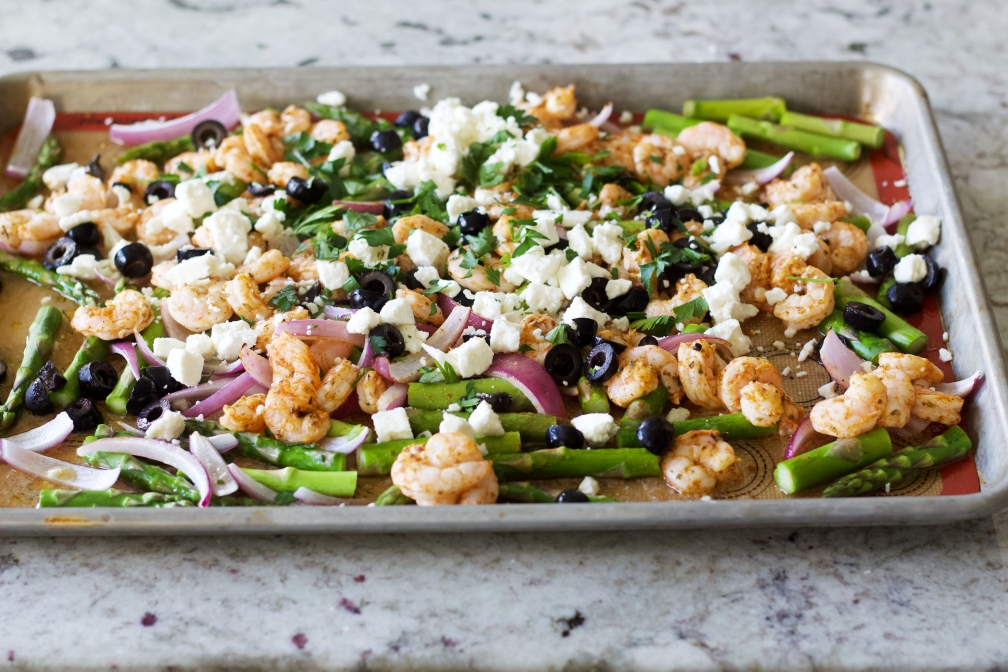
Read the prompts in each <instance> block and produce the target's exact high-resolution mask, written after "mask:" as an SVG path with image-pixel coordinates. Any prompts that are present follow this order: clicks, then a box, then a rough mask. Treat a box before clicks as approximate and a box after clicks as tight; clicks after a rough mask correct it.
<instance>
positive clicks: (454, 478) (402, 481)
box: [391, 432, 498, 506]
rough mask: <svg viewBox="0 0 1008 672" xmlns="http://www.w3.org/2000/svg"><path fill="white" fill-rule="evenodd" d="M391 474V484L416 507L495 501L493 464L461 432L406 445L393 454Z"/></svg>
mask: <svg viewBox="0 0 1008 672" xmlns="http://www.w3.org/2000/svg"><path fill="white" fill-rule="evenodd" d="M391 475H392V483H393V484H395V485H396V486H398V487H399V489H400V490H402V493H403V494H404V495H406V496H407V497H409V498H410V499H412V500H414V501H415V502H416V503H417V504H419V505H420V506H434V505H439V504H493V503H495V502H496V501H497V493H498V485H497V476H496V475H495V474H494V470H493V466H492V465H491V464H490V462H487V461H486V460H484V459H483V455H482V454H481V453H480V451H479V448H478V447H477V446H476V442H475V441H474V440H473V439H472V438H470V437H468V436H466V435H465V434H457V433H455V432H444V433H438V434H435V435H434V436H432V437H431V438H429V439H428V440H427V442H426V443H415V444H413V445H411V446H407V447H406V448H405V449H404V450H403V451H402V452H401V453H399V455H398V456H396V460H395V462H394V463H393V464H392V472H391Z"/></svg>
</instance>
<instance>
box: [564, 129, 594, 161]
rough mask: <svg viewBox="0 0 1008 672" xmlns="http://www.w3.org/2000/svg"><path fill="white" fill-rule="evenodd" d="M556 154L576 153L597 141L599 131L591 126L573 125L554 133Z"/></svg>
mask: <svg viewBox="0 0 1008 672" xmlns="http://www.w3.org/2000/svg"><path fill="white" fill-rule="evenodd" d="M556 137H557V148H556V152H557V153H558V154H566V153H567V152H577V151H581V150H583V149H585V148H586V147H588V146H589V145H591V144H592V143H593V142H595V141H596V140H598V137H599V130H598V129H597V128H595V127H594V126H592V125H591V124H575V125H574V126H567V127H566V128H561V129H559V130H558V131H557V133H556Z"/></svg>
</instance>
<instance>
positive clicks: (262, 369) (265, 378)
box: [239, 345, 273, 389]
mask: <svg viewBox="0 0 1008 672" xmlns="http://www.w3.org/2000/svg"><path fill="white" fill-rule="evenodd" d="M239 361H241V363H242V364H243V365H244V366H245V373H247V374H248V375H250V376H252V380H254V381H255V382H256V383H258V384H259V385H260V386H262V387H265V388H267V389H269V387H270V386H271V385H272V384H273V369H272V368H271V367H270V363H269V360H268V359H266V358H265V357H263V356H262V355H260V354H257V353H255V352H253V351H252V348H250V347H248V346H247V345H246V346H244V347H243V348H242V350H241V360H239Z"/></svg>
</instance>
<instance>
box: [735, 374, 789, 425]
mask: <svg viewBox="0 0 1008 672" xmlns="http://www.w3.org/2000/svg"><path fill="white" fill-rule="evenodd" d="M783 401H784V393H783V392H782V391H781V389H780V388H779V387H777V386H776V385H770V384H768V383H759V382H756V381H753V382H751V383H747V384H746V386H745V387H743V388H742V390H741V392H740V393H739V408H740V409H741V411H742V415H744V416H745V419H746V420H748V421H749V422H750V423H752V424H753V425H755V426H757V427H771V426H773V425H775V424H777V421H778V420H780V418H781V416H782V415H783V414H784V404H783Z"/></svg>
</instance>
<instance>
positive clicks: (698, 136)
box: [676, 121, 746, 175]
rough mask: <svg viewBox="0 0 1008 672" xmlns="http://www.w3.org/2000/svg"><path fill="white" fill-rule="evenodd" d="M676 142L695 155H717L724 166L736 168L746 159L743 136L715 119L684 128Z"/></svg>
mask: <svg viewBox="0 0 1008 672" xmlns="http://www.w3.org/2000/svg"><path fill="white" fill-rule="evenodd" d="M676 142H677V143H679V144H680V145H682V146H683V147H684V148H686V151H687V152H689V153H690V154H691V155H692V156H694V157H699V156H701V155H710V154H715V155H717V157H718V158H719V159H721V161H720V162H719V163H724V164H725V165H724V166H723V167H724V168H735V167H736V166H740V165H742V162H743V161H744V160H745V155H746V145H745V142H744V141H743V140H742V138H740V137H739V136H737V135H735V134H734V133H733V132H732V131H731V129H729V128H728V127H727V126H724V125H722V124H717V123H714V122H713V121H703V122H700V123H699V124H697V125H696V126H690V127H688V128H684V129H683V130H682V131H680V132H679V135H678V136H677V137H676ZM721 174H722V175H723V174H724V173H721Z"/></svg>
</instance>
